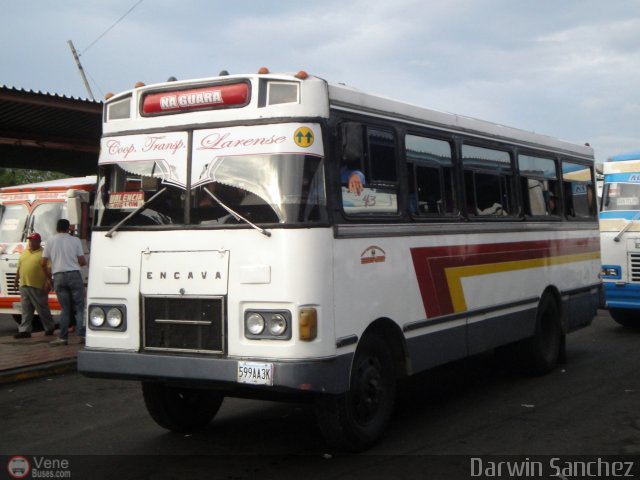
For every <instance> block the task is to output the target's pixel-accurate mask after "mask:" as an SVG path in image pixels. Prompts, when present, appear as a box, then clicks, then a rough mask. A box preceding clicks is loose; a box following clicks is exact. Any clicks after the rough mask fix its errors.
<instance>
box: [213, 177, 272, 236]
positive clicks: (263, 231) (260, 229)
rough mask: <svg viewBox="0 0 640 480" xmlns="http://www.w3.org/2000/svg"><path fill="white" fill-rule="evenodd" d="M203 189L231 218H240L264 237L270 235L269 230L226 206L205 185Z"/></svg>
mask: <svg viewBox="0 0 640 480" xmlns="http://www.w3.org/2000/svg"><path fill="white" fill-rule="evenodd" d="M203 190H204V191H205V192H207V193H208V194H209V196H210V197H211V198H213V199H214V200H215V201H216V202H217V203H218V205H220V206H221V207H222V208H224V209H225V210H226V211H227V213H229V214H230V215H231V216H232V217H233V218H235V219H236V220H242V221H243V222H245V223H246V224H248V225H251V226H252V227H253V228H255V229H256V230H257V231H259V232H260V233H261V234H263V235H264V236H265V237H270V236H271V232H268V231H267V230H265V229H264V228H261V227H259V226H258V225H256V224H255V223H251V222H250V221H249V220H247V219H246V218H244V217H243V216H242V215H240V214H239V213H238V212H236V211H235V210H232V209H231V207H228V206H227V205H225V204H224V203H223V202H222V200H220V199H219V198H218V197H216V196H215V195H214V194H213V193H212V192H211V191H210V190H209V189H208V188H207V187H204V188H203Z"/></svg>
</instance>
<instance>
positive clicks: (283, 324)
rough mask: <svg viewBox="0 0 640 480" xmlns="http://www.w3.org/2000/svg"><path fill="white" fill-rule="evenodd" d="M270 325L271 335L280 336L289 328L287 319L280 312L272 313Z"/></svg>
mask: <svg viewBox="0 0 640 480" xmlns="http://www.w3.org/2000/svg"><path fill="white" fill-rule="evenodd" d="M268 326H269V333H271V335H274V336H276V337H279V336H280V335H282V334H283V333H284V332H285V330H286V329H287V320H286V319H285V318H284V317H283V316H282V315H280V314H279V313H275V314H273V315H271V318H270V319H269V325H268Z"/></svg>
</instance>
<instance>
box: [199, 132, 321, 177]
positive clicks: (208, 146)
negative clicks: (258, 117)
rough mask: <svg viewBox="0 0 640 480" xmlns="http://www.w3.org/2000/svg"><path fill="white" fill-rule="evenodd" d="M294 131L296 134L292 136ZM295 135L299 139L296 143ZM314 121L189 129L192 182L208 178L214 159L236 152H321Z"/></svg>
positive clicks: (215, 161) (262, 153)
mask: <svg viewBox="0 0 640 480" xmlns="http://www.w3.org/2000/svg"><path fill="white" fill-rule="evenodd" d="M296 135H297V136H296ZM298 137H299V138H300V142H301V143H298ZM316 138H317V139H320V138H321V136H320V127H319V126H318V125H304V124H300V123H282V124H276V125H256V126H249V127H232V128H219V129H215V130H196V131H194V132H193V165H192V168H191V171H192V172H193V173H192V178H191V182H192V184H193V185H198V184H201V183H205V182H208V181H210V180H211V177H210V172H213V171H215V166H216V163H218V159H220V158H223V157H229V156H239V155H273V154H304V155H316V156H322V151H323V149H322V142H321V141H319V140H315V141H314V139H316Z"/></svg>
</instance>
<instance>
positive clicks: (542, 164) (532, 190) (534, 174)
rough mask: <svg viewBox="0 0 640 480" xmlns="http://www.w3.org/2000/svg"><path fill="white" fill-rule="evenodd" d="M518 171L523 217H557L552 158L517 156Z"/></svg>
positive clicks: (555, 173) (555, 174) (554, 174)
mask: <svg viewBox="0 0 640 480" xmlns="http://www.w3.org/2000/svg"><path fill="white" fill-rule="evenodd" d="M518 169H519V171H520V182H521V183H520V186H521V190H522V200H523V202H524V205H523V207H524V213H525V215H527V216H533V217H536V216H543V215H558V214H559V212H558V203H557V197H558V192H557V191H556V188H557V178H558V175H557V171H556V163H555V161H554V160H553V159H552V158H542V157H536V156H532V155H523V154H519V155H518Z"/></svg>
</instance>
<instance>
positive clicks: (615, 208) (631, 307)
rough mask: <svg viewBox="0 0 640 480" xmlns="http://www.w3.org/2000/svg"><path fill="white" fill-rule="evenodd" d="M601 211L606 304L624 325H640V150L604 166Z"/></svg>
mask: <svg viewBox="0 0 640 480" xmlns="http://www.w3.org/2000/svg"><path fill="white" fill-rule="evenodd" d="M603 167H604V187H603V192H602V209H601V212H600V235H601V256H602V280H603V284H604V293H605V302H606V306H607V308H608V309H609V312H610V313H611V316H612V317H613V319H614V320H615V321H616V322H618V323H620V324H621V325H624V326H628V327H632V326H640V151H635V152H629V153H623V154H620V155H616V156H614V157H611V158H610V159H609V161H608V162H606V163H605V164H604V166H603Z"/></svg>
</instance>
